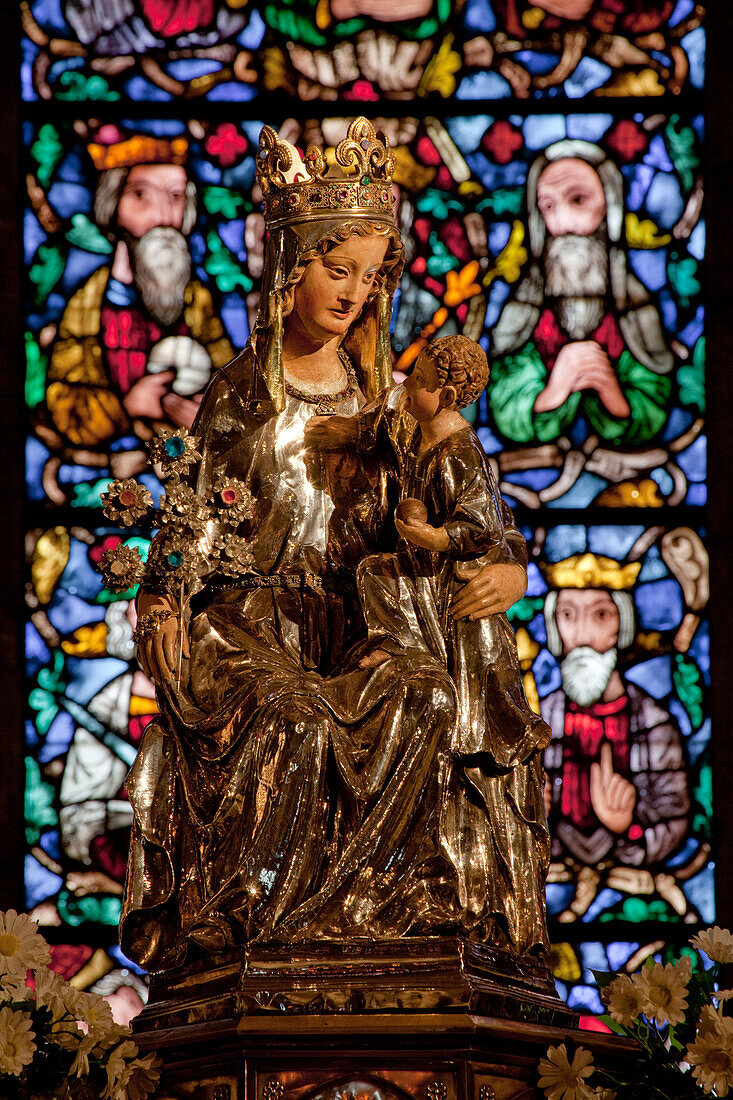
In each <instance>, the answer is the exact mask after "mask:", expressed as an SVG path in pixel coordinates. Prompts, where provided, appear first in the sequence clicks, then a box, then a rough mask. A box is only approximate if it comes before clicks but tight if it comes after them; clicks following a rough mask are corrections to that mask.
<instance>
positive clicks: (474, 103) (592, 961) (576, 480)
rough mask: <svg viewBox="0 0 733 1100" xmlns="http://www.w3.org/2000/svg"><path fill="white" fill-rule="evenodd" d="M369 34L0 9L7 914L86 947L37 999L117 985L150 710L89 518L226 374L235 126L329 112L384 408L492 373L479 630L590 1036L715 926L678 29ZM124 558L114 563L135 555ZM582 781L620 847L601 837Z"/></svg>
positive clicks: (249, 183) (634, 12)
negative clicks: (356, 140) (530, 772)
mask: <svg viewBox="0 0 733 1100" xmlns="http://www.w3.org/2000/svg"><path fill="white" fill-rule="evenodd" d="M373 10H374V5H373V4H372V3H368V4H367V3H364V2H362V0H317V2H316V0H308V2H295V0H278V2H273V3H268V4H267V5H264V4H259V3H255V2H249V3H247V2H240V0H229V3H221V2H215V0H207V2H204V0H201V2H199V3H195V4H194V3H177V2H176V0H121V2H120V3H119V4H116V5H115V6H114V13H112V12H111V11H108V10H107V9H106V8H105V7H104V5H101V4H98V3H93V2H91V0H66V2H64V3H61V4H59V3H56V2H50V0H35V2H30V3H28V4H26V5H24V7H23V32H24V38H23V66H22V97H23V101H24V104H25V106H24V111H25V115H24V121H23V149H24V156H25V163H24V170H23V178H24V181H25V185H26V198H27V202H26V211H25V220H24V248H25V260H26V265H27V282H26V299H27V303H26V304H27V309H26V316H25V320H26V332H25V352H26V367H27V369H26V402H27V407H28V409H29V415H28V436H27V452H26V463H27V465H26V471H27V492H28V499H29V505H30V515H31V519H32V523H31V529H30V530H29V533H28V563H29V576H30V584H29V591H28V604H29V609H28V622H27V626H26V630H27V636H26V641H27V654H28V656H27V674H28V720H27V726H26V748H27V760H26V769H27V772H26V775H27V780H26V782H27V788H26V790H27V794H26V818H27V852H26V876H25V882H26V904H27V906H28V908H29V909H31V910H32V911H33V912H34V913H35V915H36V916H38V917H39V919H41V921H42V923H43V924H44V925H45V926H46V927H47V928H48V930H49V935H50V936H51V937H52V938H55V940H56V941H57V942H58V951H59V952H60V953H61V952H63V951H64V950H67V949H68V950H71V949H70V948H68V944H67V940H66V939H65V938H64V937H65V934H66V933H67V930H69V929H75V930H76V931H75V936H76V937H77V938H76V939H74V943H78V942H79V941H78V936H79V935H81V936H82V937H83V936H84V935H86V934H87V932H88V940H89V943H90V944H94V945H95V948H96V953H94V952H93V951H92V948H91V947H75V948H74V951H76V952H77V954H76V955H75V956H74V959H73V961H69V962H68V964H67V963H64V965H68V966H72V965H73V966H77V965H78V969H79V972H83V971H84V967H88V966H89V965H91V964H90V960H91V959H93V958H96V959H97V963H96V964H95V965H96V967H97V969H96V970H94V975H95V977H94V978H93V979H92V978H90V979H89V981H88V982H87V984H91V982H92V980H93V981H94V982H103V981H104V979H105V976H106V975H111V977H109V978H108V983H111V984H113V983H114V981H117V980H118V977H119V975H118V971H119V972H121V971H123V970H124V971H126V973H127V974H133V973H134V971H133V970H132V969H131V968H130V965H129V964H128V963H127V962H126V960H124V959H121V958H120V957H119V956H117V955H115V954H114V950H115V949H114V948H113V947H112V945H113V943H114V926H115V924H116V921H117V916H118V914H119V907H120V898H121V890H122V882H123V878H124V868H125V858H126V843H127V835H128V831H129V824H130V810H129V805H128V803H127V800H126V796H125V789H124V784H125V775H126V771H127V769H128V767H129V765H130V763H131V762H132V760H133V759H134V756H135V752H136V747H137V745H138V744H139V741H140V737H141V735H142V732H143V730H144V727H145V725H146V724H147V722H148V721H150V719H151V717H152V716H153V715H154V713H155V701H154V692H153V689H152V685H151V684H150V683H149V682H148V681H147V680H146V679H145V677H144V676H143V674H142V672H141V671H140V670H139V669H138V668H137V666H136V664H135V661H134V655H133V647H132V642H131V631H132V625H133V621H134V606H133V604H132V602H131V597H132V593H131V592H128V593H123V594H122V595H121V596H120V597H119V598H111V597H110V596H109V594H107V593H106V592H105V591H104V590H103V588H102V584H101V578H100V576H99V572H98V569H97V568H96V567H97V565H98V562H99V560H100V557H101V554H102V553H103V552H104V550H105V548H107V547H108V546H110V545H112V544H113V543H114V542H115V541H119V538H120V536H119V534H118V533H116V532H113V531H111V530H110V529H108V528H107V527H105V525H104V520H103V517H102V515H101V502H100V494H101V492H103V491H104V488H105V487H106V485H107V482H108V480H109V478H110V477H111V476H139V477H140V478H141V480H142V481H143V482H144V483H145V484H146V485H147V486H148V488H149V489H150V490H151V492H152V493H153V496H154V497H156V496H157V494H158V492H159V486H158V483H157V480H156V478H155V476H154V474H153V472H152V471H151V470H149V469H146V465H145V463H146V459H145V451H144V444H145V442H146V440H147V439H149V438H150V436H151V434H152V431H153V430H154V427H155V425H156V424H158V423H175V424H183V425H186V424H190V422H191V420H192V417H193V415H194V412H195V409H196V406H197V400H198V397H199V395H200V393H201V392H202V390H203V388H204V387H205V385H206V383H207V381H208V379H209V377H210V376H211V374H212V372H214V371H216V369H217V368H218V367H219V366H221V365H222V364H223V363H224V362H226V361H227V359H228V358H229V357H230V356H231V354H232V353H233V351H234V350H235V349H237V348H240V347H241V346H242V345H243V344H244V343H245V341H246V340H247V337H248V335H249V332H250V327H251V324H252V321H253V317H254V315H255V312H256V308H257V286H258V279H259V277H260V274H261V270H262V260H263V234H264V223H263V219H262V215H261V213H260V209H259V198H260V196H259V195H258V193H257V190H256V186H255V182H254V151H255V149H256V147H257V138H258V134H259V131H260V129H261V126H262V122H263V121H267V122H268V123H269V124H270V125H273V126H276V127H277V128H278V129H279V131H280V133H281V134H282V135H283V136H285V137H287V138H288V139H289V140H290V141H293V142H294V143H295V144H297V145H299V146H301V147H303V146H305V145H307V144H318V145H320V146H329V145H333V144H334V143H335V142H336V141H337V140H339V139H340V138H341V137H342V136H343V128H344V121H343V119H344V116H346V115H348V114H349V113H351V114H355V113H358V112H359V111H361V110H364V111H368V112H369V114H370V115H371V116H373V117H375V118H376V119H378V121H379V125H380V126H381V127H383V128H384V130H385V131H386V132H387V133H388V135H389V137H390V140H391V143H392V145H393V146H394V149H395V154H396V160H397V166H396V172H395V197H396V199H397V210H398V217H399V222H400V226H401V229H402V233H403V237H404V240H405V245H406V253H407V265H406V268H405V274H404V276H403V280H402V283H401V286H400V289H399V291H398V295H397V297H396V300H395V310H394V319H393V327H392V342H393V347H394V350H395V364H394V366H395V372H396V374H397V377H399V376H400V374H401V373H404V372H406V371H409V369H410V368H411V366H412V364H413V363H414V361H415V358H416V356H417V354H418V352H419V350H420V347H421V345H422V343H423V342H424V340H425V339H428V338H430V337H431V336H434V335H446V334H449V333H453V332H457V331H462V332H465V333H466V334H467V335H469V336H471V337H473V338H474V339H477V340H479V341H480V342H481V343H482V345H483V346H484V347H485V348H486V350H487V351H488V353H489V356H490V360H491V363H492V375H491V379H490V383H489V386H488V389H487V391H486V393H485V394H483V395H482V396H481V398H480V399H479V401H478V402H477V404H476V405H475V406H473V407H472V408H470V409H469V410H467V412H466V415H467V416H468V418H469V419H471V420H472V422H473V423H474V424H475V426H476V428H477V430H478V433H479V436H480V438H481V441H482V443H483V445H484V448H485V450H486V452H487V454H488V456H489V459H490V462H491V464H492V466H493V468H494V470H495V472H496V474H497V476H498V479H499V483H500V485H501V489H502V492H503V494H504V495H505V497H506V498H507V500H508V501H509V503H510V504H511V505H512V507H513V508H514V509H515V512H516V515H517V517H518V520H519V522H520V525H521V526H522V529H523V531H524V533H525V535H526V537H527V541H528V546H529V550H530V567H529V588H528V592H527V595H526V597H525V598H524V599H523V600H521V601H520V603H519V604H517V605H516V606H515V608H514V609H513V610H512V612H511V616H510V617H511V619H512V622H513V625H514V627H515V630H516V631H517V638H518V643H519V651H520V659H521V662H522V669H523V674H524V678H525V688H526V690H527V694H528V697H529V698H530V701H531V702H532V703H533V705H534V706H535V707H536V709H538V710H540V711H541V712H542V713H543V715H544V716H545V717H546V718H547V720H548V722H549V723H550V725H551V727H552V730H553V740H552V743H551V745H550V747H549V748H548V750H547V752H546V755H545V767H546V770H547V774H548V784H547V790H546V796H547V805H548V809H549V818H550V824H551V829H552V834H553V855H552V867H551V871H550V878H549V883H548V891H547V898H548V909H549V914H550V920H551V926H552V938H553V941H554V943H555V945H556V946H555V949H554V954H553V966H554V970H555V974H556V978H557V981H558V988H559V989H560V990H561V992H562V994H563V996H565V997H566V998H567V999H568V1001H569V1003H570V1004H572V1005H573V1006H574V1007H578V1008H579V1009H581V1010H583V1011H585V1012H589V1013H594V1012H597V1011H599V1009H600V1003H599V1000H598V994H597V991H596V989H595V986H594V984H593V979H592V974H591V971H592V970H593V969H596V970H597V969H607V968H608V967H609V966H611V967H612V968H617V967H629V968H632V969H633V966H635V965H637V963H638V961H639V960H640V959H641V958H643V957H644V955H645V953H646V954H650V953H654V952H658V951H660V950H661V947H660V939H662V938H664V937H666V938H667V939H671V940H675V938H676V939H677V940H679V942H682V941H683V940H684V938H685V935H686V931H687V928H688V926H690V925H693V926H694V925H696V924H699V923H705V922H708V921H712V920H713V919H714V917H715V893H714V882H713V874H714V872H713V863H712V858H711V843H712V838H711V832H712V825H711V813H712V808H711V789H712V779H711V775H712V771H711V728H710V713H709V711H710V708H709V679H710V660H709V650H708V622H707V604H708V564H707V554H706V550H705V545H706V519H705V505H706V501H707V490H706V486H707V464H706V421H705V340H706V317H705V295H704V289H703V288H704V268H703V265H704V259H705V223H704V219H703V175H702V163H703V143H704V137H705V134H704V120H703V117H702V114H701V101H700V95H699V93H700V90H701V89H702V87H703V82H704V33H705V32H704V23H703V11H702V9H701V7H700V6H699V5H695V4H694V3H693V2H692V0H652V2H647V0H645V2H643V3H642V2H641V0H639V2H633V3H627V4H623V5H620V4H618V3H616V2H615V0H552V2H547V3H543V2H539V3H530V2H529V0H464V2H461V0H452V2H451V0H411V2H409V3H408V2H407V0H404V2H395V3H394V4H391V5H385V6H384V9H383V13H382V15H381V17H379V18H377V17H376V16H375V15H374V14H373ZM294 104H295V105H297V108H296V106H294ZM291 116H295V117H291ZM151 230H153V231H154V236H153V237H152V238H151V240H152V242H153V244H152V245H151V244H150V240H149V241H148V242H147V243H146V241H145V237H146V236H147V234H148V233H149V232H150V231H151ZM163 251H164V254H165V257H166V259H165V273H166V276H165V278H161V273H160V270H159V269H158V268H156V253H157V254H158V255H160V254H161V253H162V252H163ZM149 536H150V532H149V531H145V530H140V531H135V532H133V533H132V534H131V535H129V536H126V538H127V539H128V541H130V542H131V544H133V545H135V546H137V547H138V548H140V549H141V551H142V552H143V553H144V552H145V549H146V545H147V541H148V539H149ZM609 685H610V686H609ZM609 777H618V782H616V781H615V786H616V788H617V791H618V792H619V800H620V802H621V803H622V806H621V808H620V809H619V806H618V805H615V806H608V805H606V804H605V803H604V800H603V789H604V787H607V785H608V780H609ZM606 801H608V800H606ZM660 928H661V929H664V937H660ZM67 938H68V936H67ZM107 948H109V951H107ZM85 952H88V955H87V954H85ZM100 952H101V954H100ZM60 957H61V955H59V958H60ZM69 959H70V960H71V957H70V956H69ZM105 960H106V961H105ZM105 968H106V969H105ZM88 973H89V974H91V973H92V972H91V971H89V972H88ZM123 976H124V975H123ZM135 979H136V982H138V983H139V982H140V981H141V979H140V977H139V976H138V975H135ZM80 980H81V981H86V978H83V979H80ZM128 985H129V988H130V989H131V990H133V991H135V990H137V989H138V986H137V985H136V984H135V982H133V981H132V980H131V981H130V983H128ZM95 988H96V987H95ZM126 996H129V997H132V994H131V993H130V994H126Z"/></svg>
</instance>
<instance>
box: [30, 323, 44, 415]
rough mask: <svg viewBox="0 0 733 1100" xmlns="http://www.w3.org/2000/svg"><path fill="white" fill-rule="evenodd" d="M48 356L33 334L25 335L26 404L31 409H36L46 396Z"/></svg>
mask: <svg viewBox="0 0 733 1100" xmlns="http://www.w3.org/2000/svg"><path fill="white" fill-rule="evenodd" d="M46 363H47V360H46V356H45V355H44V354H43V352H42V351H41V348H40V345H39V344H38V342H37V341H36V340H35V339H34V338H33V333H32V332H26V334H25V403H26V405H27V406H28V408H29V409H35V408H36V407H37V406H38V405H40V404H41V402H42V401H43V399H44V397H45V395H46Z"/></svg>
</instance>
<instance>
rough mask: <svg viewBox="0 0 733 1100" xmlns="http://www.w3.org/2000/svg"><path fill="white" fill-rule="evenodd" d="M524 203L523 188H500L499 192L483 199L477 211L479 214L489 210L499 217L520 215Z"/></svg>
mask: <svg viewBox="0 0 733 1100" xmlns="http://www.w3.org/2000/svg"><path fill="white" fill-rule="evenodd" d="M523 202H524V194H523V191H522V189H521V187H500V188H499V189H498V191H494V192H492V194H491V195H488V196H487V197H486V198H485V199H482V200H481V202H480V203H478V204H477V206H476V209H477V210H478V212H479V213H481V212H482V211H484V210H489V211H490V212H491V213H492V214H496V216H497V217H498V216H499V215H501V214H520V213H521V212H522V203H523Z"/></svg>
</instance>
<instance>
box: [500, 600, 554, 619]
mask: <svg viewBox="0 0 733 1100" xmlns="http://www.w3.org/2000/svg"><path fill="white" fill-rule="evenodd" d="M544 603H545V599H544V596H523V597H522V599H521V600H518V601H517V603H515V604H514V606H513V607H510V608H509V610H508V611H507V616H508V618H509V622H511V623H514V622H518V623H528V622H530V620H531V619H533V618H534V617H535V615H536V614H537V613H538V612H539V611H541V610H542V608H543V607H544Z"/></svg>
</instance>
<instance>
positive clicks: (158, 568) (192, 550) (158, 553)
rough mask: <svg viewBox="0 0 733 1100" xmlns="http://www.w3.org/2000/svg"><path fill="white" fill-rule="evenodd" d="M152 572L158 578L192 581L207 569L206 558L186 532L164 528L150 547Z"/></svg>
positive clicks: (149, 559)
mask: <svg viewBox="0 0 733 1100" xmlns="http://www.w3.org/2000/svg"><path fill="white" fill-rule="evenodd" d="M148 562H149V569H150V572H151V574H152V575H153V576H154V577H155V578H156V579H157V580H159V581H160V580H163V581H175V582H181V581H184V582H188V583H191V582H193V581H195V579H196V578H197V577H198V576H199V575H200V574H201V573H202V572H204V571H205V569H206V558H205V557H204V555H203V553H202V551H201V548H200V546H199V545H198V543H197V542H196V541H195V540H194V539H192V538H190V537H188V536H187V535H186V534H185V532H182V531H179V530H176V529H175V528H164V529H163V530H162V531H161V532H160V534H159V535H158V537H157V538H156V539H155V540H154V541H153V543H152V545H151V547H150V556H149V558H148Z"/></svg>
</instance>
